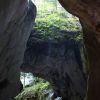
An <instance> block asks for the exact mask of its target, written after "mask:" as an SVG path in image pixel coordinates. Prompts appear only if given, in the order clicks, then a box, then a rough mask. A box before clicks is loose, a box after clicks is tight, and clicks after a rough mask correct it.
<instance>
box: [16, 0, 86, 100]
mask: <svg viewBox="0 0 100 100" xmlns="http://www.w3.org/2000/svg"><path fill="white" fill-rule="evenodd" d="M33 3H34V4H35V5H36V7H37V17H36V20H35V23H34V25H33V29H32V31H31V34H30V37H29V39H28V42H27V48H26V51H25V54H24V62H23V64H22V66H21V68H22V69H23V70H25V71H26V67H28V68H27V69H28V72H31V73H32V74H31V73H23V72H22V73H21V81H22V83H23V86H24V90H23V91H22V93H20V94H19V95H18V96H17V97H16V100H67V99H68V100H83V98H84V97H85V93H86V77H87V76H86V74H87V70H86V62H85V58H84V55H83V38H82V37H83V36H82V27H81V25H80V23H79V20H78V18H77V17H75V16H73V15H71V14H70V13H68V12H66V11H65V10H64V8H62V6H61V5H60V4H59V3H58V1H57V0H38V1H37V0H33ZM83 60H84V63H83V62H82V61H83ZM73 66H74V68H73ZM75 70H76V73H75ZM26 72H27V71H26ZM71 73H72V74H74V77H73V75H72V74H71ZM42 93H43V94H42Z"/></svg>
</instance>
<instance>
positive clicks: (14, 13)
mask: <svg viewBox="0 0 100 100" xmlns="http://www.w3.org/2000/svg"><path fill="white" fill-rule="evenodd" d="M35 16H36V7H35V5H33V4H32V3H31V1H30V2H28V1H27V0H0V100H13V99H14V97H15V96H16V95H17V94H18V93H19V92H20V90H21V89H22V84H21V82H20V65H21V63H22V59H23V55H24V51H25V48H26V42H27V39H28V37H29V34H30V31H31V28H32V25H33V19H35Z"/></svg>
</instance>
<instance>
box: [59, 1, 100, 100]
mask: <svg viewBox="0 0 100 100" xmlns="http://www.w3.org/2000/svg"><path fill="white" fill-rule="evenodd" d="M58 1H59V2H60V3H61V5H62V6H63V7H64V8H65V9H66V10H67V11H69V12H70V13H72V14H74V15H76V16H77V17H79V19H80V22H81V24H82V27H83V33H84V34H83V35H84V43H85V47H86V49H87V54H88V59H89V63H90V69H89V70H90V72H89V81H88V94H87V100H100V77H99V76H100V0H58Z"/></svg>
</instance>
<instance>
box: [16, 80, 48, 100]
mask: <svg viewBox="0 0 100 100" xmlns="http://www.w3.org/2000/svg"><path fill="white" fill-rule="evenodd" d="M48 88H50V84H49V83H48V82H47V81H44V80H42V79H38V80H37V82H36V83H35V84H33V85H32V86H30V87H25V88H24V89H23V91H22V92H21V93H20V94H19V95H18V96H17V97H16V100H33V98H34V99H35V100H45V99H43V98H45V94H43V92H44V90H47V89H48Z"/></svg>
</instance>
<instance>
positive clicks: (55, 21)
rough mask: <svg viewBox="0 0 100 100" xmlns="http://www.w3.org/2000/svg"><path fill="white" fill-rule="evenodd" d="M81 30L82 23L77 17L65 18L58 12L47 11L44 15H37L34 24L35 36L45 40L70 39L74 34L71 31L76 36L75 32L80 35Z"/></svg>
mask: <svg viewBox="0 0 100 100" xmlns="http://www.w3.org/2000/svg"><path fill="white" fill-rule="evenodd" d="M79 31H80V25H79V23H78V19H77V18H74V17H71V18H65V17H63V16H62V15H59V14H58V13H50V14H49V13H46V14H44V16H39V17H37V19H36V24H35V26H34V33H35V35H34V36H35V37H37V38H39V39H44V40H59V39H63V40H64V39H68V38H69V37H71V36H72V35H71V34H69V32H70V33H71V32H72V33H73V35H74V36H75V35H76V34H74V33H75V32H76V33H78V35H79ZM75 38H77V37H75ZM77 39H78V38H77ZM79 39H80V36H79Z"/></svg>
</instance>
